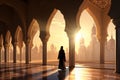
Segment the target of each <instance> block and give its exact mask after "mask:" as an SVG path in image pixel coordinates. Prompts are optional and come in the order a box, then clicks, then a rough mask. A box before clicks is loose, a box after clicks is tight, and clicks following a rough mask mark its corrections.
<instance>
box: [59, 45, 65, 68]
mask: <svg viewBox="0 0 120 80" xmlns="http://www.w3.org/2000/svg"><path fill="white" fill-rule="evenodd" d="M58 59H59V65H58V69H62V70H65V62H66V57H65V51H64V49H63V46H61V48H60V50H59V54H58Z"/></svg>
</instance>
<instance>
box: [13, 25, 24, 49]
mask: <svg viewBox="0 0 120 80" xmlns="http://www.w3.org/2000/svg"><path fill="white" fill-rule="evenodd" d="M15 42H18V45H19V47H22V46H23V32H22V29H21V27H20V26H18V27H17V29H16V32H15Z"/></svg>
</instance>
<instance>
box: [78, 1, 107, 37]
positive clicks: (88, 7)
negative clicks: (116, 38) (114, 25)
mask: <svg viewBox="0 0 120 80" xmlns="http://www.w3.org/2000/svg"><path fill="white" fill-rule="evenodd" d="M85 9H86V10H87V12H88V13H89V14H90V15H91V16H92V18H93V20H94V22H95V24H96V31H97V38H98V39H101V37H100V34H101V25H102V24H103V22H102V21H101V14H100V13H99V12H101V9H100V8H97V7H94V5H93V4H92V3H90V2H89V1H88V0H84V1H83V3H82V5H81V6H80V8H79V10H78V13H77V17H76V19H77V23H78V22H79V18H80V15H81V13H82V11H83V10H85ZM105 19H106V24H105V25H107V24H108V23H109V18H105ZM79 25H80V24H79ZM105 36H107V34H106V35H105Z"/></svg>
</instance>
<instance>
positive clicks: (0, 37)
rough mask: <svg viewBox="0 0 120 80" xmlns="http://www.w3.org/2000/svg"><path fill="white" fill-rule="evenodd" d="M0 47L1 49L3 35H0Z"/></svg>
mask: <svg viewBox="0 0 120 80" xmlns="http://www.w3.org/2000/svg"><path fill="white" fill-rule="evenodd" d="M0 47H3V35H2V34H1V35H0Z"/></svg>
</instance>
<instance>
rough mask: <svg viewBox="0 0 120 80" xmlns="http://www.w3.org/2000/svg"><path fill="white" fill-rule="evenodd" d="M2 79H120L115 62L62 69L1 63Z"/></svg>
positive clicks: (38, 65) (0, 79)
mask: <svg viewBox="0 0 120 80" xmlns="http://www.w3.org/2000/svg"><path fill="white" fill-rule="evenodd" d="M0 68H1V69H0V80H120V75H119V74H116V73H115V64H104V65H103V64H97V63H95V64H92V63H86V64H76V66H75V68H74V69H69V67H67V66H66V70H64V71H61V70H58V69H57V65H54V64H49V65H47V66H43V65H40V64H37V63H34V64H32V63H31V64H27V65H26V64H11V63H7V64H1V66H0Z"/></svg>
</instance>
